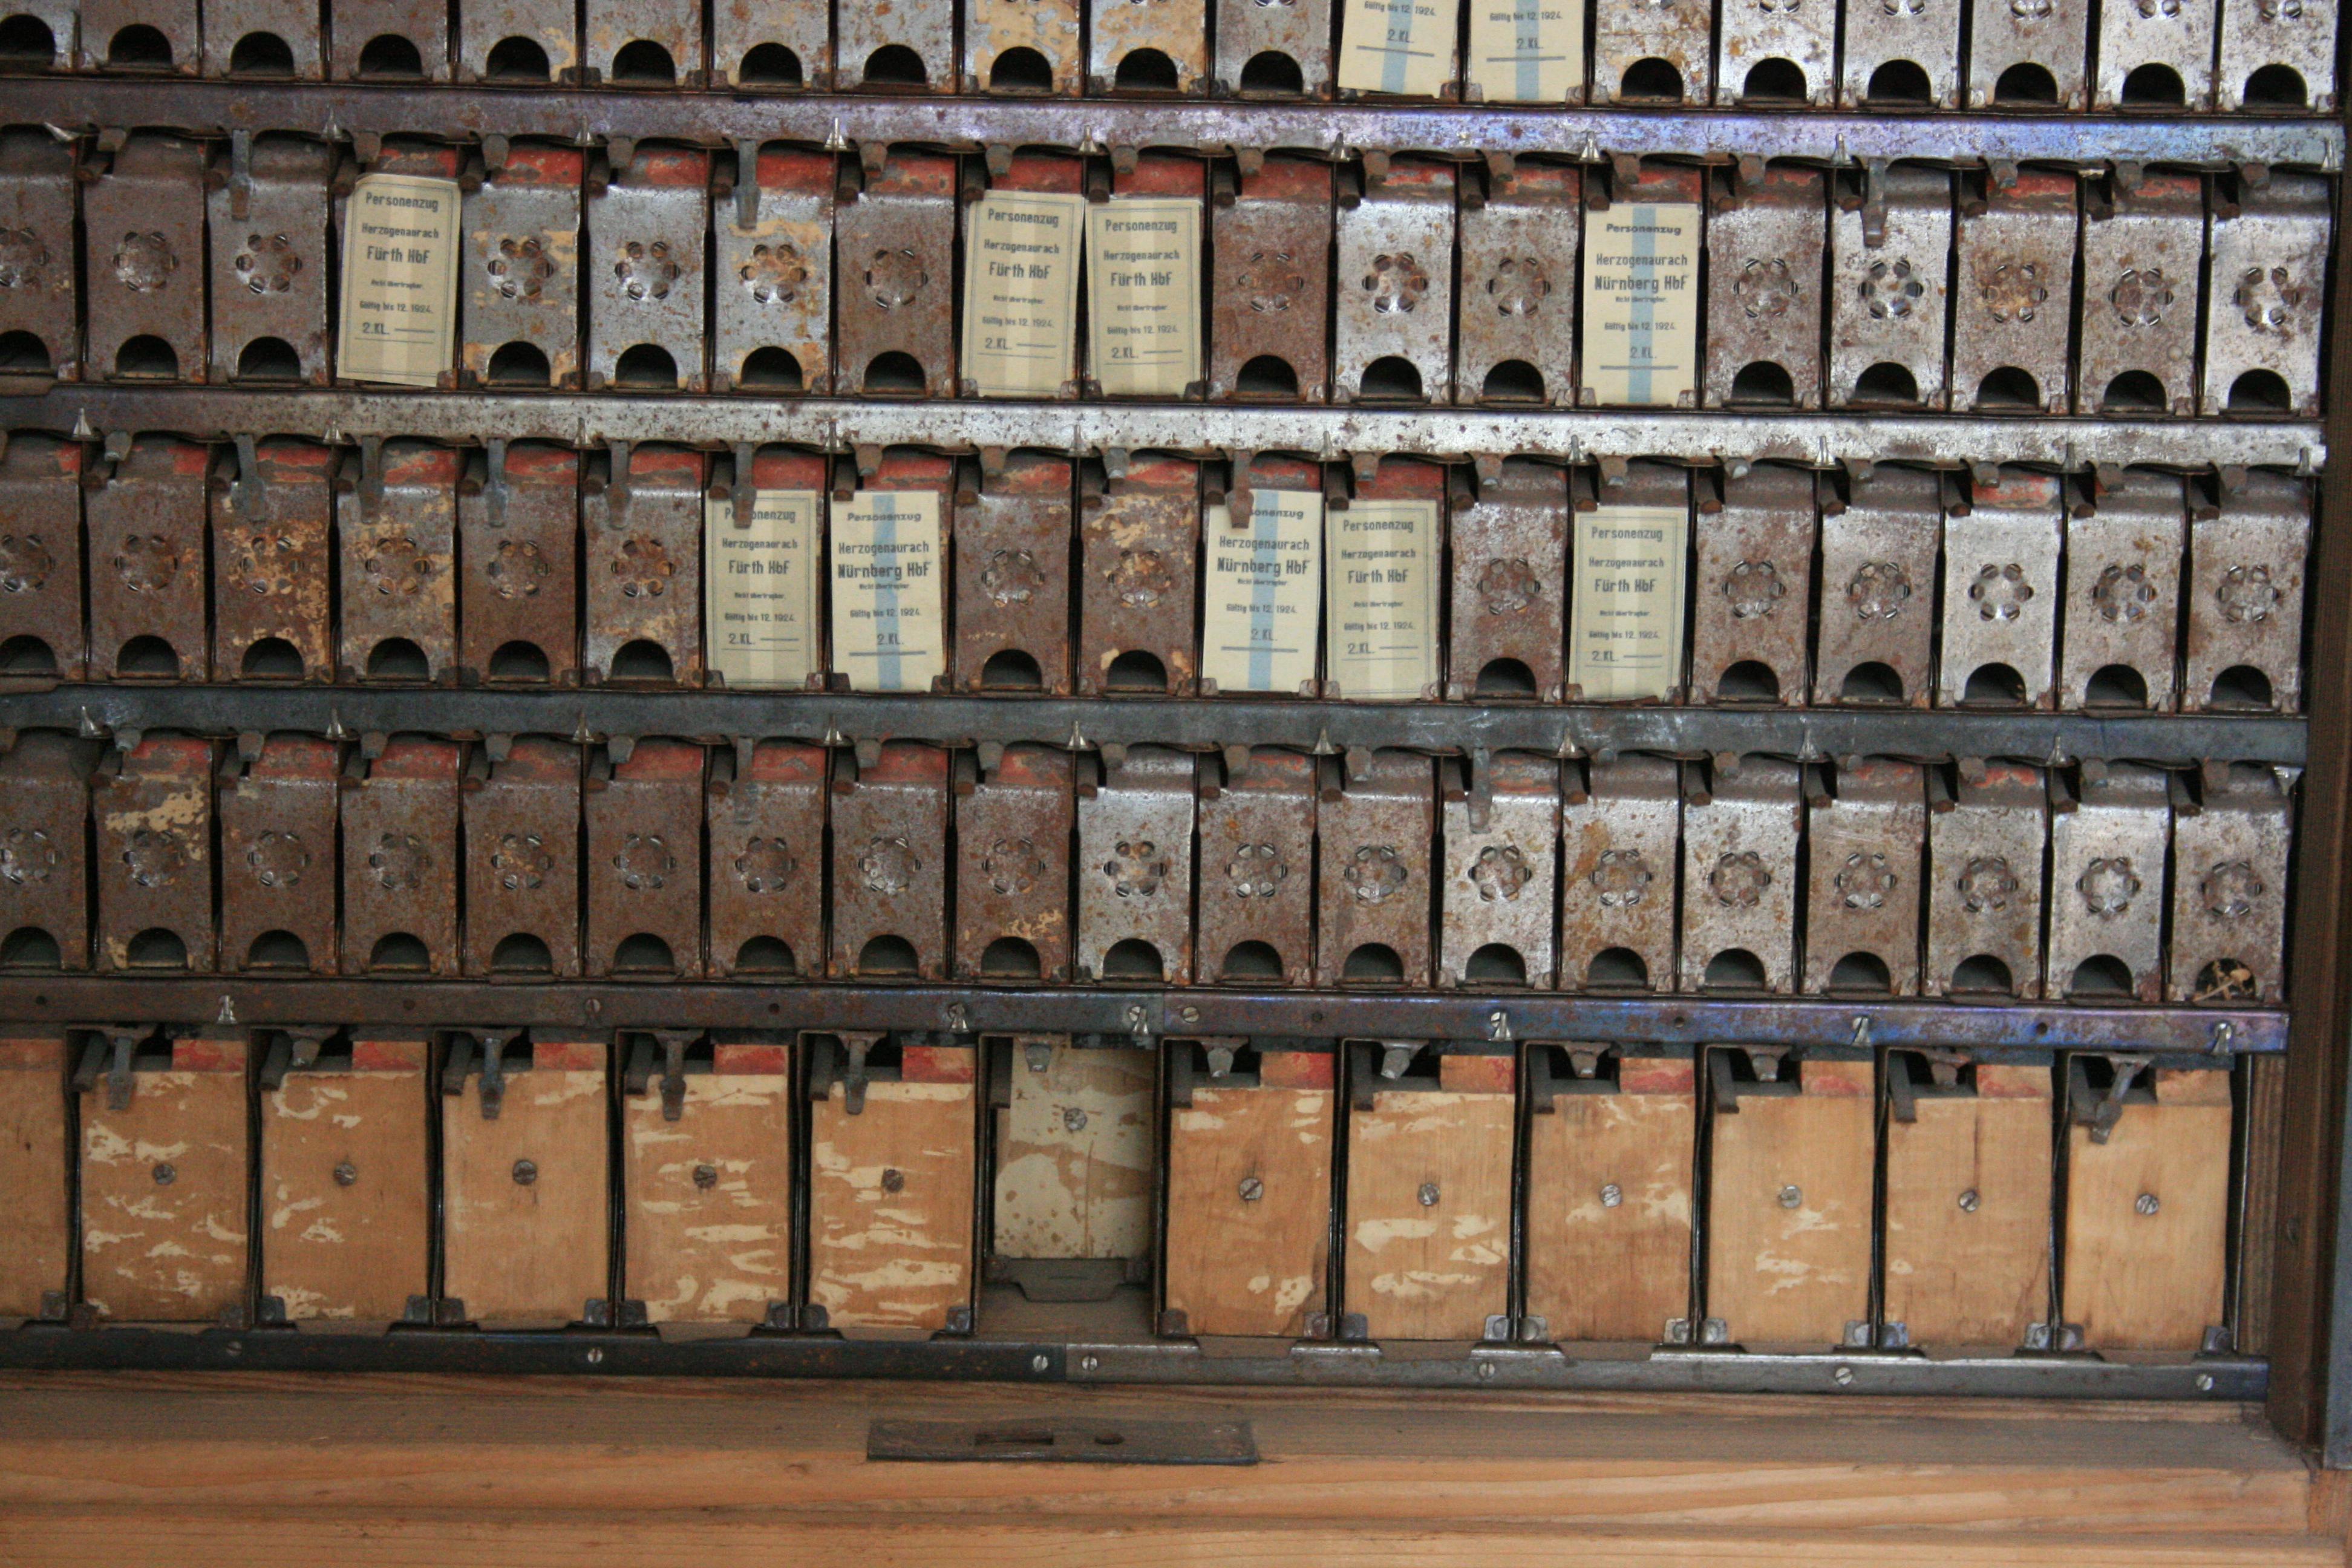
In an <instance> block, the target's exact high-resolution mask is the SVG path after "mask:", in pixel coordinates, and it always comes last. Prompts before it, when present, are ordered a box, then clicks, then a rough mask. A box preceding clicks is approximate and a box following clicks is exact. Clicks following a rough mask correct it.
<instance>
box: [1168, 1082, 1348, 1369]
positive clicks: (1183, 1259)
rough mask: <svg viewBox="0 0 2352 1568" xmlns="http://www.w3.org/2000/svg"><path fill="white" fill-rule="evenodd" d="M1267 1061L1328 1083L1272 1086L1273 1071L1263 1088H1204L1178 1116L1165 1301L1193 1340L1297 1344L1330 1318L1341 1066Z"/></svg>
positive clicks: (1172, 1143)
mask: <svg viewBox="0 0 2352 1568" xmlns="http://www.w3.org/2000/svg"><path fill="white" fill-rule="evenodd" d="M1266 1060H1267V1061H1268V1062H1269V1063H1274V1062H1286V1063H1288V1062H1295V1063H1297V1064H1300V1065H1305V1066H1310V1067H1312V1068H1318V1069H1319V1071H1318V1074H1317V1076H1318V1077H1319V1080H1320V1082H1319V1085H1318V1084H1316V1083H1313V1082H1309V1083H1308V1084H1307V1085H1305V1086H1302V1087H1286V1086H1285V1085H1282V1084H1279V1083H1268V1082H1265V1078H1271V1077H1274V1076H1276V1070H1277V1069H1276V1068H1268V1070H1267V1072H1266V1073H1265V1075H1263V1076H1262V1078H1261V1081H1260V1086H1259V1087H1258V1088H1255V1089H1205V1088H1200V1087H1195V1088H1194V1089H1193V1090H1192V1104H1191V1105H1189V1106H1178V1107H1177V1108H1175V1110H1172V1111H1171V1113H1170V1117H1169V1128H1170V1131H1169V1136H1168V1266H1167V1287H1166V1300H1167V1306H1168V1309H1169V1310H1171V1311H1173V1312H1181V1313H1182V1314H1183V1315H1184V1320H1185V1326H1186V1329H1187V1331H1189V1332H1192V1333H1195V1334H1275V1335H1282V1336H1286V1337H1294V1338H1295V1337H1297V1336H1298V1335H1302V1334H1304V1333H1306V1332H1307V1327H1308V1325H1307V1320H1308V1319H1309V1318H1312V1317H1314V1316H1316V1315H1317V1314H1318V1313H1320V1312H1322V1311H1323V1310H1324V1292H1325V1289H1326V1284H1327V1275H1328V1264H1329V1260H1330V1231H1331V1117H1332V1107H1333V1101H1334V1099H1335V1098H1336V1097H1335V1096H1334V1094H1333V1091H1332V1089H1331V1088H1330V1087H1329V1086H1330V1083H1331V1058H1329V1057H1328V1056H1323V1055H1320V1054H1318V1053H1307V1052H1282V1053H1274V1054H1271V1055H1269V1056H1268V1057H1267V1058H1266ZM1245 1183H1254V1184H1255V1186H1254V1187H1245V1186H1244V1184H1245ZM1251 1191H1255V1194H1256V1195H1255V1197H1252V1196H1248V1195H1246V1194H1247V1193H1249V1192H1251Z"/></svg>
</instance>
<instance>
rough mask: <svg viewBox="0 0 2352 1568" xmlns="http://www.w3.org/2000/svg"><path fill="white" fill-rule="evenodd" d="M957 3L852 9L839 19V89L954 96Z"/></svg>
mask: <svg viewBox="0 0 2352 1568" xmlns="http://www.w3.org/2000/svg"><path fill="white" fill-rule="evenodd" d="M955 19H956V18H955V6H954V5H953V4H952V0H911V3H909V4H894V5H889V6H887V7H877V6H867V5H851V6H845V7H843V8H841V9H840V10H838V11H837V12H836V13H835V16H834V59H835V86H837V87H839V88H840V89H842V90H844V91H849V90H853V89H857V88H861V87H862V88H866V89H869V90H877V91H884V92H954V91H955V90H957V81H956V51H955Z"/></svg>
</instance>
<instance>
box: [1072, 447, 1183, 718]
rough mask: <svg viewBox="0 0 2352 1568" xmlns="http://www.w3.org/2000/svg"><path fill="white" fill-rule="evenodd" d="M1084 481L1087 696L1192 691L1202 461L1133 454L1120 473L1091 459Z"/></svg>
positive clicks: (1081, 542) (1081, 624) (1081, 653)
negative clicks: (1097, 468) (1100, 467)
mask: <svg viewBox="0 0 2352 1568" xmlns="http://www.w3.org/2000/svg"><path fill="white" fill-rule="evenodd" d="M1078 480H1079V491H1080V493H1079V497H1078V550H1079V555H1080V560H1079V581H1080V583H1081V584H1082V586H1081V588H1080V604H1079V607H1078V658H1077V666H1078V668H1077V689H1078V691H1079V693H1080V695H1082V696H1087V697H1099V696H1103V695H1105V694H1107V693H1111V692H1154V693H1165V694H1166V695H1168V696H1171V697H1189V696H1191V695H1192V693H1193V690H1194V689H1195V685H1194V677H1195V675H1196V674H1197V672H1198V668H1199V666H1198V662H1197V659H1196V658H1195V653H1194V647H1193V634H1192V623H1193V614H1194V606H1195V605H1196V603H1197V602H1198V599H1199V596H1200V573H1201V465H1200V464H1198V463H1196V462H1194V461H1192V459H1191V458H1163V457H1159V456H1156V455H1145V456H1139V457H1130V458H1128V460H1127V462H1126V465H1125V467H1124V468H1122V469H1121V470H1120V471H1119V472H1118V474H1117V475H1116V476H1112V475H1109V474H1108V473H1105V474H1102V475H1097V472H1096V471H1095V470H1094V468H1092V467H1091V466H1090V465H1089V466H1086V467H1082V468H1080V470H1079V476H1078Z"/></svg>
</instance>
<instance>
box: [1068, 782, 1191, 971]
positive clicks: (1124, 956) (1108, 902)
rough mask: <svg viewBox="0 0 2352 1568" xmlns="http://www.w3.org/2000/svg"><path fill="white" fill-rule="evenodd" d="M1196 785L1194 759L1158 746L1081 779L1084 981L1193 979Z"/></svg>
mask: <svg viewBox="0 0 2352 1568" xmlns="http://www.w3.org/2000/svg"><path fill="white" fill-rule="evenodd" d="M1195 788H1196V785H1195V781H1194V763H1193V759H1192V757H1191V756H1190V755H1188V754H1186V753H1185V752H1176V751H1170V750H1168V749H1166V748H1165V747H1160V746H1132V747H1129V749H1128V750H1127V752H1126V754H1125V755H1124V757H1122V758H1121V759H1120V761H1119V763H1118V765H1117V766H1115V767H1112V766H1108V765H1106V766H1105V767H1104V769H1103V770H1102V772H1101V773H1100V776H1099V777H1098V778H1092V779H1090V778H1089V776H1088V774H1087V773H1086V772H1085V771H1081V772H1080V773H1079V775H1078V781H1077V797H1078V800H1077V814H1078V879H1077V882H1078V945H1077V972H1078V978H1079V979H1081V980H1112V981H1117V980H1138V981H1149V982H1150V983H1151V984H1169V983H1174V984H1181V983H1182V982H1184V981H1185V980H1187V979H1189V978H1190V977H1191V975H1192V820H1193V810H1194V804H1195Z"/></svg>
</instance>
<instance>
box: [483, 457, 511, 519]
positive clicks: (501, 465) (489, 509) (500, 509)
mask: <svg viewBox="0 0 2352 1568" xmlns="http://www.w3.org/2000/svg"><path fill="white" fill-rule="evenodd" d="M482 510H483V513H484V515H485V516H486V517H488V520H489V524H490V526H491V527H492V528H504V527H505V526H506V525H507V443H506V437H503V436H493V437H490V439H489V471H488V473H486V474H484V475H483V476H482Z"/></svg>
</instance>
